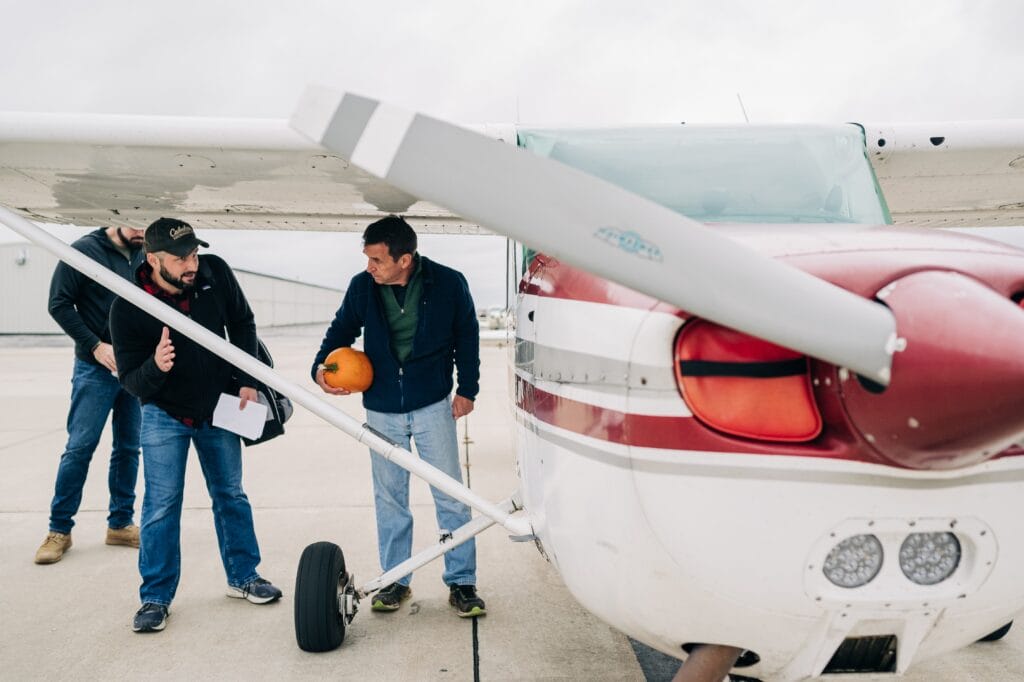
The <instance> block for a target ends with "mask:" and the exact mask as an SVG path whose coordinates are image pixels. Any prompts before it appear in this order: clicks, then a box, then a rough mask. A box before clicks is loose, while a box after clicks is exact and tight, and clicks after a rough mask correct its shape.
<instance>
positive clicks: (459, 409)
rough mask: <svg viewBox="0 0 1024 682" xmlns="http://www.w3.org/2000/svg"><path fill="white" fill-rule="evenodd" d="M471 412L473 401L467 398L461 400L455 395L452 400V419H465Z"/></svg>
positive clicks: (460, 397)
mask: <svg viewBox="0 0 1024 682" xmlns="http://www.w3.org/2000/svg"><path fill="white" fill-rule="evenodd" d="M472 411H473V401H472V400H470V399H469V398H463V397H462V396H461V395H458V394H456V395H455V398H453V399H452V418H453V419H458V418H459V417H465V416H466V415H467V414H469V413H470V412H472Z"/></svg>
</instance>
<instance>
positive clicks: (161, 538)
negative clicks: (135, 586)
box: [139, 404, 260, 606]
mask: <svg viewBox="0 0 1024 682" xmlns="http://www.w3.org/2000/svg"><path fill="white" fill-rule="evenodd" d="M189 443H194V444H195V447H196V452H197V454H198V455H199V465H200V466H201V467H202V469H203V478H205V479H206V489H207V491H208V492H209V493H210V499H211V500H213V523H214V526H215V528H216V529H217V543H218V545H219V546H220V558H221V561H222V562H223V563H224V572H225V573H226V574H227V578H228V584H229V585H231V586H233V587H242V586H243V585H245V584H246V583H249V582H251V581H252V580H255V579H256V578H258V577H259V574H258V573H257V572H256V566H258V565H259V563H260V549H259V546H258V545H257V543H256V532H255V530H254V528H253V522H252V507H250V506H249V498H248V497H246V496H245V491H243V490H242V446H241V443H240V442H239V439H238V436H236V435H235V434H233V433H231V432H230V431H225V430H223V429H218V428H216V427H214V426H210V425H209V424H203V425H202V426H199V427H196V428H193V427H190V426H186V425H185V424H182V423H181V422H180V421H178V420H177V419H175V418H174V417H172V416H171V415H169V414H167V413H166V412H164V411H163V410H161V409H160V408H159V407H157V406H156V405H152V404H149V405H143V407H142V462H143V467H142V473H143V477H144V478H145V481H146V492H145V495H144V496H143V498H142V533H141V547H140V548H139V573H140V574H142V586H141V587H140V588H139V597H140V598H141V600H142V602H143V603H146V602H152V603H154V604H163V605H164V606H168V605H170V603H171V601H172V600H173V599H174V593H175V591H176V590H177V589H178V579H179V577H180V576H181V502H182V496H183V494H184V491H185V462H186V461H187V460H188V449H189Z"/></svg>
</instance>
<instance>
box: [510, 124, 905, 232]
mask: <svg viewBox="0 0 1024 682" xmlns="http://www.w3.org/2000/svg"><path fill="white" fill-rule="evenodd" d="M519 144H520V146H522V147H526V148H527V149H530V150H532V151H533V152H535V153H537V154H540V155H541V156H548V157H550V158H552V159H555V160H558V161H561V162H563V163H566V164H568V165H570V166H574V167H576V168H578V169H580V170H583V171H585V172H588V173H591V174H593V175H596V176H598V177H600V178H603V179H605V180H608V181H610V182H613V183H615V184H616V185H619V186H621V187H624V188H626V189H628V190H630V191H632V192H635V193H637V194H639V195H641V196H644V197H647V198H648V199H652V200H653V201H656V202H658V203H659V204H662V205H663V206H666V207H668V208H670V209H672V210H673V211H676V212H678V213H681V214H683V215H685V216H688V217H690V218H693V219H695V220H700V221H703V222H729V223H732V222H756V223H801V222H805V223H833V222H837V223H862V224H871V225H880V224H886V223H891V222H892V219H891V218H890V216H889V211H888V208H887V207H886V205H885V200H884V199H883V198H882V192H881V190H880V189H879V187H878V182H877V180H876V179H875V175H874V172H873V171H872V169H871V164H870V163H869V162H868V158H867V150H866V147H865V144H864V132H863V130H862V129H861V128H859V127H858V126H855V125H843V126H750V125H747V126H736V127H723V126H694V125H680V126H673V127H650V128H631V129H604V130H539V129H534V130H520V131H519Z"/></svg>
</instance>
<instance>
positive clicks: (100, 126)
mask: <svg viewBox="0 0 1024 682" xmlns="http://www.w3.org/2000/svg"><path fill="white" fill-rule="evenodd" d="M0 204H3V205H6V206H8V207H10V208H12V209H14V210H16V211H18V212H20V213H21V214H22V215H24V216H26V217H29V218H32V219H34V220H38V221H43V222H50V223H73V224H77V225H108V224H117V225H126V226H130V227H139V228H141V227H145V226H146V225H148V224H149V223H150V222H151V221H152V220H153V219H155V218H157V217H159V216H163V215H170V216H176V217H183V218H187V219H189V220H192V221H195V222H196V223H197V224H201V225H204V226H207V227H217V228H240V229H241V228H244V229H284V230H335V231H361V230H362V229H363V228H364V227H365V226H366V224H367V223H369V222H371V221H373V220H376V219H377V218H379V217H380V216H381V215H383V214H388V213H402V214H404V215H405V216H406V218H407V219H408V220H409V221H410V222H411V223H412V224H413V226H414V227H415V228H416V229H417V230H419V231H421V232H428V233H452V234H472V233H480V232H484V231H483V230H482V229H481V228H480V227H479V226H478V225H476V224H474V223H470V222H467V221H465V220H462V219H460V218H459V217H457V216H455V215H453V214H452V213H451V212H450V211H448V210H446V209H443V208H441V207H438V206H436V205H433V204H430V203H427V202H424V201H419V200H417V199H416V198H415V197H413V196H410V195H408V194H406V193H405V192H402V191H400V190H398V189H395V188H394V187H392V186H390V185H389V184H387V183H385V182H382V181H380V180H379V179H377V178H375V177H373V176H371V175H369V174H367V173H365V172H363V171H361V170H359V169H358V168H355V167H354V166H351V165H350V164H348V163H347V162H346V161H344V160H343V159H341V158H339V157H337V156H335V155H333V154H331V153H329V152H326V151H325V150H324V149H322V148H320V147H317V146H315V145H313V144H311V143H309V142H308V141H306V140H304V139H303V138H302V137H301V136H300V135H298V134H296V133H295V132H294V131H292V130H291V129H290V128H289V127H288V124H287V121H284V120H231V119H204V118H169V117H130V116H83V115H65V114H50V115H38V114H0Z"/></svg>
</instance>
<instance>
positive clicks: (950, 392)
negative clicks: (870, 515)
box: [842, 271, 1024, 469]
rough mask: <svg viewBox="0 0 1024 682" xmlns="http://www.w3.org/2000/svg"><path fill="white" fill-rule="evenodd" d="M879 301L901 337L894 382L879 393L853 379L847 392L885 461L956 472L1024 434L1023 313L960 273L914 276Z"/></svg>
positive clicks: (856, 418) (855, 416) (850, 407)
mask: <svg viewBox="0 0 1024 682" xmlns="http://www.w3.org/2000/svg"><path fill="white" fill-rule="evenodd" d="M878 298H879V299H880V300H882V301H883V302H884V303H885V304H886V305H888V306H889V307H890V308H891V309H892V311H893V313H894V314H895V316H896V330H897V334H898V335H899V337H900V339H901V340H900V342H899V344H898V347H897V352H896V353H895V355H894V356H893V365H892V382H891V384H890V385H889V387H888V388H886V389H885V390H884V391H883V392H881V393H874V392H871V391H870V390H868V389H866V388H864V387H863V386H861V385H860V384H859V383H858V382H857V381H856V380H854V379H853V377H850V379H848V380H847V381H844V382H842V386H843V388H842V391H843V401H844V403H845V405H846V409H847V412H848V414H849V416H850V419H851V420H852V422H853V423H854V425H855V426H856V427H857V429H858V430H859V431H860V433H861V435H862V436H863V437H864V438H865V440H867V441H868V442H869V443H871V445H872V446H873V447H874V448H875V450H877V451H878V453H879V454H880V455H881V456H882V457H883V458H885V459H886V460H888V461H890V462H892V463H893V464H896V465H899V466H904V467H908V468H911V469H953V468H957V467H964V466H968V465H971V464H976V463H978V462H983V461H985V460H987V459H989V458H991V457H993V456H994V455H996V454H998V453H999V452H1000V451H1002V450H1003V449H1005V448H1006V447H1008V446H1010V445H1011V444H1013V443H1014V442H1015V441H1017V440H1019V439H1021V438H1022V437H1024V310H1021V308H1020V307H1018V306H1017V305H1016V304H1014V303H1013V301H1010V300H1008V299H1006V298H1004V297H1003V296H1000V295H999V294H997V293H996V292H994V291H993V290H992V289H990V288H988V287H987V286H985V285H984V284H981V283H979V282H978V281H976V280H973V279H971V278H969V277H966V276H964V275H961V274H958V273H955V272H939V271H923V272H917V273H914V274H911V275H908V276H906V277H903V278H902V279H899V280H896V281H895V282H893V283H892V284H890V285H889V286H887V287H885V288H884V289H883V290H882V291H880V292H879V294H878ZM904 342H905V344H904ZM900 348H902V350H900Z"/></svg>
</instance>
